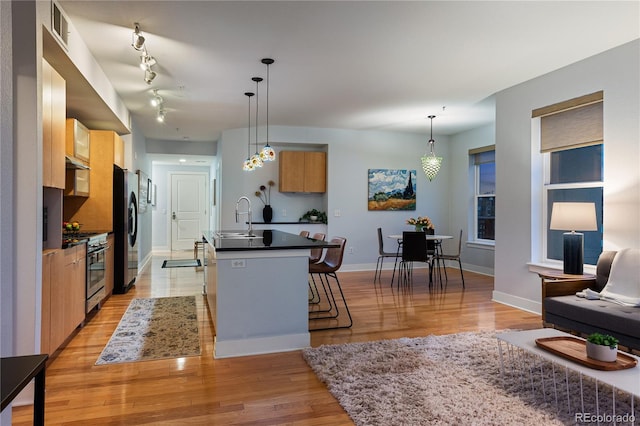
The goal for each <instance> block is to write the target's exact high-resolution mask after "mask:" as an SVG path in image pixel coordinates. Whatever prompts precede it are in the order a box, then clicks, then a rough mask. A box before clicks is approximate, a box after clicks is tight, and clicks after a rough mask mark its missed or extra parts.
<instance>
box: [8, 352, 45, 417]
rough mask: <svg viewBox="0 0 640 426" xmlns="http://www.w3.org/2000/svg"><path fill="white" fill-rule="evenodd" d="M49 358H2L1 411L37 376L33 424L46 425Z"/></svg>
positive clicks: (30, 356)
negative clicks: (45, 381) (46, 383)
mask: <svg viewBox="0 0 640 426" xmlns="http://www.w3.org/2000/svg"><path fill="white" fill-rule="evenodd" d="M47 358H49V356H48V355H27V356H15V357H8V358H0V382H1V388H2V408H1V409H0V411H2V410H4V409H5V408H6V407H7V405H9V404H10V403H11V401H13V399H14V398H15V397H16V396H18V394H19V393H20V391H21V390H22V389H24V387H25V386H27V385H28V384H29V382H30V381H31V379H33V378H34V377H35V379H36V383H35V384H36V388H35V394H34V397H33V424H34V425H38V426H40V425H44V378H45V369H46V362H47Z"/></svg>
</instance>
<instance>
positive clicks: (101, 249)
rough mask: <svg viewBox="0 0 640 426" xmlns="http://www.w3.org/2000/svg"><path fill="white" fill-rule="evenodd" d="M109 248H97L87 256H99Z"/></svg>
mask: <svg viewBox="0 0 640 426" xmlns="http://www.w3.org/2000/svg"><path fill="white" fill-rule="evenodd" d="M110 248H111V247H109V246H105V247H102V248H99V249H98V250H95V251H90V252H88V253H87V256H93V255H94V254H100V253H102V252H105V251H107V250H109V249H110Z"/></svg>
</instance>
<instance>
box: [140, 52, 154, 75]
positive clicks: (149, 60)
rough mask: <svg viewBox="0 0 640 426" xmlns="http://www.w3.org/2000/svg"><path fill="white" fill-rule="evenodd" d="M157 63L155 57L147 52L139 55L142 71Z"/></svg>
mask: <svg viewBox="0 0 640 426" xmlns="http://www.w3.org/2000/svg"><path fill="white" fill-rule="evenodd" d="M157 63H158V61H156V58H154V57H153V56H151V55H149V54H147V53H145V54H143V55H141V56H140V69H142V70H143V71H146V70H148V69H150V68H151V67H152V66H154V65H155V64H157Z"/></svg>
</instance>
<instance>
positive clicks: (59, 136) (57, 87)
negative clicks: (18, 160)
mask: <svg viewBox="0 0 640 426" xmlns="http://www.w3.org/2000/svg"><path fill="white" fill-rule="evenodd" d="M66 96H67V95H66V82H65V80H64V79H63V78H62V76H61V75H60V74H58V72H57V71H56V70H55V69H53V67H51V65H49V63H48V62H47V61H45V60H44V59H43V60H42V185H43V186H47V187H52V188H59V189H64V187H65V159H64V155H65V114H66V111H65V110H66V99H67V98H66Z"/></svg>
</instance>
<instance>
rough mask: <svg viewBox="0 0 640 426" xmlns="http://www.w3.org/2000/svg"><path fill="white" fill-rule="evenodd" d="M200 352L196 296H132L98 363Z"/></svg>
mask: <svg viewBox="0 0 640 426" xmlns="http://www.w3.org/2000/svg"><path fill="white" fill-rule="evenodd" d="M197 355H200V337H199V334H198V315H197V310H196V298H195V296H181V297H162V298H150V299H133V300H132V301H131V303H130V304H129V307H128V308H127V311H126V312H125V314H124V316H123V317H122V319H121V320H120V323H119V324H118V327H117V328H116V330H115V331H114V332H113V335H112V336H111V339H110V340H109V343H107V346H105V348H104V350H103V351H102V353H101V354H100V357H99V358H98V360H97V361H96V365H101V364H117V363H122V362H134V361H148V360H153V359H162V358H179V357H185V356H197Z"/></svg>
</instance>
